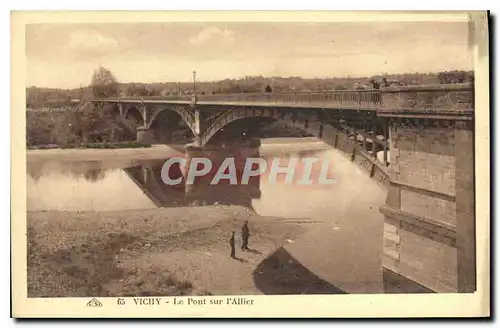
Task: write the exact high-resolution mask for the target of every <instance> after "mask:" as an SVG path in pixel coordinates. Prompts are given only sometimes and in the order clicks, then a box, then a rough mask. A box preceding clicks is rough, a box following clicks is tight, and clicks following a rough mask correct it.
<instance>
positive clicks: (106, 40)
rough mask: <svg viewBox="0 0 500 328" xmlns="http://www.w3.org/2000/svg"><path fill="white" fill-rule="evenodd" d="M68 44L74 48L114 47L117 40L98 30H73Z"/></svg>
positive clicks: (116, 44)
mask: <svg viewBox="0 0 500 328" xmlns="http://www.w3.org/2000/svg"><path fill="white" fill-rule="evenodd" d="M68 45H69V46H70V47H71V48H74V49H87V50H93V49H107V50H109V49H110V48H111V49H115V48H116V47H118V41H117V40H115V39H113V38H110V37H106V36H104V35H102V34H100V33H98V32H90V31H75V32H73V33H72V34H71V36H70V39H69V43H68Z"/></svg>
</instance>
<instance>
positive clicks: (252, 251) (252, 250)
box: [242, 247, 262, 255]
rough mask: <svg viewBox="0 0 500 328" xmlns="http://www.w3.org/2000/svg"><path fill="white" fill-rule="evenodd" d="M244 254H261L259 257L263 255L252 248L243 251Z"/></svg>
mask: <svg viewBox="0 0 500 328" xmlns="http://www.w3.org/2000/svg"><path fill="white" fill-rule="evenodd" d="M242 251H243V252H250V253H254V254H259V255H262V253H261V252H259V251H258V250H256V249H252V248H250V247H248V248H246V249H242Z"/></svg>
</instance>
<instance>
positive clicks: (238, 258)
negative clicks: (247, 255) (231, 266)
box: [233, 256, 248, 263]
mask: <svg viewBox="0 0 500 328" xmlns="http://www.w3.org/2000/svg"><path fill="white" fill-rule="evenodd" d="M233 259H235V260H236V261H238V262H240V263H248V261H247V260H245V259H243V258H241V257H237V256H236V257H233Z"/></svg>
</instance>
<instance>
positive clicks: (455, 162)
mask: <svg viewBox="0 0 500 328" xmlns="http://www.w3.org/2000/svg"><path fill="white" fill-rule="evenodd" d="M463 123H464V122H460V121H451V120H446V121H445V120H443V119H439V118H433V119H428V120H426V121H425V122H423V121H418V122H415V124H413V122H411V123H410V124H408V122H407V121H406V122H405V121H402V120H399V119H397V118H393V119H391V124H390V135H391V139H390V144H391V145H390V149H391V152H390V157H391V158H390V163H391V168H390V185H389V188H388V196H387V200H386V205H385V206H383V207H382V208H381V212H382V213H383V214H384V216H385V223H384V241H383V267H384V269H385V270H386V273H387V271H388V273H389V274H390V275H392V277H397V279H398V280H399V281H398V282H397V284H399V286H405V287H399V288H400V290H398V291H399V292H401V291H402V292H421V291H427V292H432V291H434V292H461V291H465V290H468V291H473V290H474V289H475V283H474V278H475V267H474V263H475V257H474V247H475V239H474V225H475V219H474V213H473V202H474V197H473V195H474V191H473V174H474V172H473V169H472V158H473V148H472V133H471V132H467V131H464V130H463V129H462V128H460V127H461V126H464V124H463ZM422 124H425V125H424V126H422ZM402 282H403V284H401V283H402ZM388 289H389V288H388Z"/></svg>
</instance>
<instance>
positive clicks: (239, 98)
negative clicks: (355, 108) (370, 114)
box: [197, 90, 381, 105]
mask: <svg viewBox="0 0 500 328" xmlns="http://www.w3.org/2000/svg"><path fill="white" fill-rule="evenodd" d="M197 98H198V101H199V102H234V103H274V104H297V105H299V104H305V103H306V104H307V103H310V104H314V103H321V104H325V103H335V104H346V105H377V104H380V101H381V96H380V92H379V91H370V90H346V91H344V90H342V91H314V92H280V93H275V92H267V93H264V92H263V93H240V94H215V95H198V96H197Z"/></svg>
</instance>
